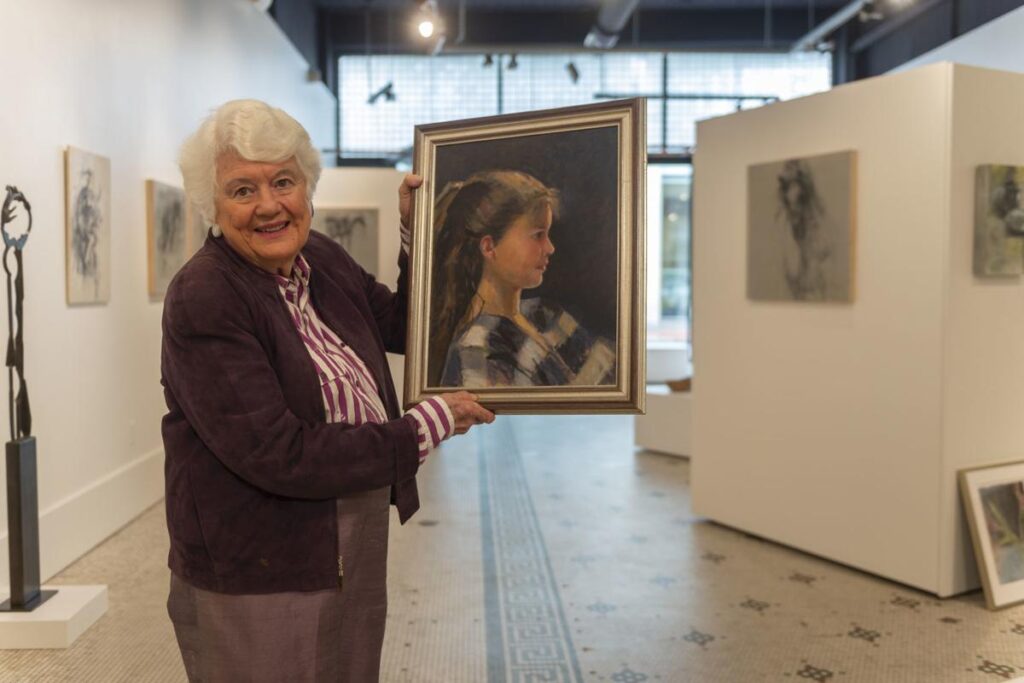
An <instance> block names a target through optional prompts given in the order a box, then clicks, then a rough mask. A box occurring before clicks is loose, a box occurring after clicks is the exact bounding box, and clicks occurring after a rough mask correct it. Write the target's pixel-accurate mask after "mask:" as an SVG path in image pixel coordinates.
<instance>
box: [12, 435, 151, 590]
mask: <svg viewBox="0 0 1024 683" xmlns="http://www.w3.org/2000/svg"><path fill="white" fill-rule="evenodd" d="M163 495H164V450H163V448H157V449H155V450H153V451H151V452H149V453H147V454H145V455H143V456H141V457H139V458H136V459H135V460H133V461H131V462H130V463H128V464H126V465H123V466H122V467H119V468H118V469H116V470H114V471H113V472H111V473H110V474H108V475H106V476H104V477H101V478H100V479H98V480H96V481H94V482H92V483H91V484H89V485H88V486H86V487H85V488H83V489H82V490H80V491H78V492H76V493H73V494H72V495H70V496H68V497H66V498H64V499H63V500H59V501H57V502H56V503H53V504H52V505H50V506H48V507H47V508H46V509H45V510H41V511H40V514H39V545H40V558H39V562H40V574H41V575H42V580H43V581H44V582H45V581H48V580H49V579H51V578H52V577H53V576H54V575H55V574H57V573H59V572H60V571H61V570H63V569H64V568H65V567H67V566H68V565H70V564H71V563H72V562H74V561H75V560H77V559H78V558H80V557H81V556H82V555H84V554H85V553H87V552H89V551H90V550H92V549H93V548H95V547H96V546H98V545H99V544H100V543H102V542H103V541H104V540H106V539H107V538H109V537H110V536H111V535H112V534H114V533H115V532H116V531H118V530H119V529H121V528H122V527H123V526H125V525H126V524H128V522H130V521H132V520H133V519H134V518H135V517H137V516H139V514H141V513H142V512H143V511H144V510H146V508H148V507H150V506H151V505H153V504H154V503H156V502H157V501H158V500H160V498H162V497H163ZM0 531H2V534H0V593H3V594H7V593H8V589H9V585H10V564H9V558H8V556H7V530H6V529H2V530H0Z"/></svg>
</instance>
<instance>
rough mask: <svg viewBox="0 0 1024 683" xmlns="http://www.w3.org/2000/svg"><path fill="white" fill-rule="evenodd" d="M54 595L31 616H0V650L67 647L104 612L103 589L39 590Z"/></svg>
mask: <svg viewBox="0 0 1024 683" xmlns="http://www.w3.org/2000/svg"><path fill="white" fill-rule="evenodd" d="M43 589H44V590H55V591H57V594H56V595H54V596H53V597H52V598H50V599H49V600H47V601H46V602H45V603H43V604H42V606H40V607H38V608H36V609H35V610H33V611H32V612H0V649H2V650H34V649H52V648H65V647H70V646H71V644H72V643H73V642H75V639H77V638H78V636H80V635H82V634H83V633H85V630H86V629H87V628H89V627H90V626H92V625H93V624H94V623H96V621H97V620H98V619H99V618H100V617H102V616H103V615H104V613H106V611H107V587H106V586H43Z"/></svg>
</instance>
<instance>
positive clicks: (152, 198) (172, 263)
mask: <svg viewBox="0 0 1024 683" xmlns="http://www.w3.org/2000/svg"><path fill="white" fill-rule="evenodd" d="M187 214H188V211H187V208H186V205H185V191H184V190H182V189H181V188H178V187H174V186H172V185H165V184H164V183H161V182H157V181H155V180H147V181H146V242H147V246H148V252H149V259H148V260H149V295H150V296H151V297H162V296H163V295H164V292H166V291H167V285H169V284H170V283H171V278H172V277H174V274H175V273H177V272H178V269H179V268H181V266H182V265H184V263H185V260H186V258H187V247H188V244H187V240H188V236H187V234H186V232H185V231H186V226H187V222H186V221H187Z"/></svg>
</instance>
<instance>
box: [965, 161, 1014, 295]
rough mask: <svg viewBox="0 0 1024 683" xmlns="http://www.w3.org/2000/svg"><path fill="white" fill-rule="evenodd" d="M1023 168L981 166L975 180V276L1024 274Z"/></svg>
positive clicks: (992, 165) (977, 170)
mask: <svg viewBox="0 0 1024 683" xmlns="http://www.w3.org/2000/svg"><path fill="white" fill-rule="evenodd" d="M1021 182H1024V167H1021V166H999V165H994V164H989V165H984V166H978V168H977V169H976V171H975V176H974V274H975V275H980V276H990V277H998V276H1008V275H1020V274H1021V273H1024V208H1022V206H1021V186H1020V184H1021Z"/></svg>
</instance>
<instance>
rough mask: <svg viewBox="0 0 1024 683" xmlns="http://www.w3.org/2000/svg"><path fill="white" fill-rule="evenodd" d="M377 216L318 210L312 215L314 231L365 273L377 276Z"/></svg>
mask: <svg viewBox="0 0 1024 683" xmlns="http://www.w3.org/2000/svg"><path fill="white" fill-rule="evenodd" d="M378 215H379V214H378V211H377V209H351V208H342V207H329V206H318V207H316V210H315V211H314V212H313V229H314V230H316V231H318V232H322V233H323V234H325V235H327V236H328V237H330V238H331V239H332V240H334V241H335V242H337V243H338V244H340V245H341V246H342V247H343V248H344V249H345V251H347V252H348V253H349V256H351V257H352V258H354V259H355V261H356V263H358V264H359V265H361V266H362V267H363V269H364V270H365V271H366V272H368V273H370V274H371V275H375V276H376V275H379V273H378V272H377V257H378V254H379V250H378V226H377V222H378Z"/></svg>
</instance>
